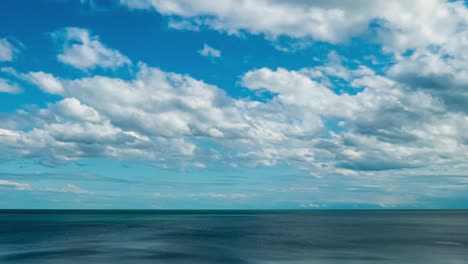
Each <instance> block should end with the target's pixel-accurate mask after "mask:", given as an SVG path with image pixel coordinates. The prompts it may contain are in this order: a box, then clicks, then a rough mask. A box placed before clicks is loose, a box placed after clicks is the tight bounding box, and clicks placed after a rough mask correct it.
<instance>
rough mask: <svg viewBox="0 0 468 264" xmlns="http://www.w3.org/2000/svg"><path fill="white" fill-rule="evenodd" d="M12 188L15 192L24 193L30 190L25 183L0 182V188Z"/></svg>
mask: <svg viewBox="0 0 468 264" xmlns="http://www.w3.org/2000/svg"><path fill="white" fill-rule="evenodd" d="M2 186H6V187H14V188H15V189H16V190H20V191H26V190H31V186H30V185H29V184H27V183H20V182H13V181H8V180H0V187H2Z"/></svg>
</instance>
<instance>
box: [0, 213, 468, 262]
mask: <svg viewBox="0 0 468 264" xmlns="http://www.w3.org/2000/svg"><path fill="white" fill-rule="evenodd" d="M0 263H25V264H27V263H35V264H42V263H60V264H67V263H113V264H120V263H137V264H138V263H317V264H329V263H330V264H332V263H333V264H340V263H382V264H384V263H408V264H409V263H411V264H419V263H421V264H422V263H424V264H427V263H441V264H466V263H468V212H466V211H234V212H233V211H227V212H226V211H171V212H168V211H153V212H152V211H135V212H129V211H106V212H103V211H65V212H64V211H47V212H46V211H22V212H18V211H0Z"/></svg>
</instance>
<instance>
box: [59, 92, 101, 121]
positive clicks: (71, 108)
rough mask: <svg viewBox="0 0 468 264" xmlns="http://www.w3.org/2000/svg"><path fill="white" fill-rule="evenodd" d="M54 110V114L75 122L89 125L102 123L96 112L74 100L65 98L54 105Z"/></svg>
mask: <svg viewBox="0 0 468 264" xmlns="http://www.w3.org/2000/svg"><path fill="white" fill-rule="evenodd" d="M55 108H56V109H55V112H57V113H60V114H61V115H64V116H66V117H69V118H72V119H75V120H80V121H85V122H91V123H98V122H100V121H102V117H101V116H100V115H99V113H98V112H97V111H96V110H94V109H93V108H91V107H89V106H87V105H83V104H82V103H81V102H80V101H79V100H77V99H76V98H65V99H63V100H61V101H60V102H58V103H56V104H55Z"/></svg>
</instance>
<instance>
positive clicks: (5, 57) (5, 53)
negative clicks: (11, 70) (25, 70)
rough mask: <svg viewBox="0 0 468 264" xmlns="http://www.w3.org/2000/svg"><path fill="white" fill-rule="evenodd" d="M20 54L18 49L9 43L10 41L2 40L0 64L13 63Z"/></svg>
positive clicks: (0, 40)
mask: <svg viewBox="0 0 468 264" xmlns="http://www.w3.org/2000/svg"><path fill="white" fill-rule="evenodd" d="M18 52H19V50H18V48H16V47H15V46H14V45H13V44H11V42H10V41H8V39H6V38H2V39H0V62H2V61H12V60H13V59H14V58H15V55H16V54H17V53H18Z"/></svg>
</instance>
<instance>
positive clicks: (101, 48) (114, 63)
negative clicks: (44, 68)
mask: <svg viewBox="0 0 468 264" xmlns="http://www.w3.org/2000/svg"><path fill="white" fill-rule="evenodd" d="M52 35H53V36H54V37H55V38H56V39H58V40H59V41H60V42H62V44H63V46H62V52H61V53H60V54H59V55H58V56H57V59H58V60H59V61H60V62H62V63H64V64H68V65H71V66H73V67H75V68H78V69H80V70H87V69H94V68H96V67H101V68H111V69H116V68H118V67H121V66H124V65H126V64H131V62H130V59H129V58H127V57H126V56H124V55H122V54H121V53H120V52H119V51H117V50H113V49H111V48H108V47H106V46H105V45H104V44H102V43H101V42H100V40H99V38H98V37H97V36H93V35H91V33H90V32H89V31H88V30H87V29H82V28H75V27H69V28H65V29H63V30H61V31H57V32H55V33H53V34H52Z"/></svg>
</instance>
